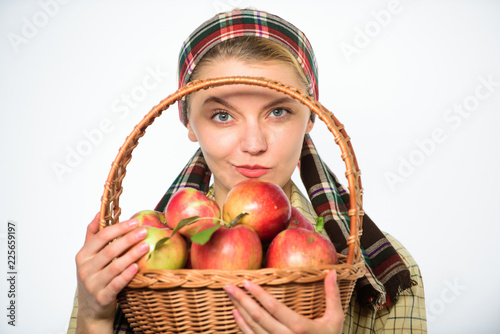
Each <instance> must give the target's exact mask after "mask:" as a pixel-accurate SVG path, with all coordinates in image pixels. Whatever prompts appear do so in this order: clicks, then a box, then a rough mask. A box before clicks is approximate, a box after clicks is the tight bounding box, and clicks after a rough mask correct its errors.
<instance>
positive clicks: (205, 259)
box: [191, 224, 262, 270]
mask: <svg viewBox="0 0 500 334" xmlns="http://www.w3.org/2000/svg"><path fill="white" fill-rule="evenodd" d="M191 265H192V267H193V269H222V270H240V269H241V270H247V269H259V268H260V267H261V265H262V245H261V243H260V239H259V236H258V235H257V233H255V231H254V230H253V229H252V228H251V227H250V226H247V225H243V224H238V225H236V226H234V227H231V228H229V227H225V226H221V227H220V228H219V229H218V230H217V231H215V232H214V234H212V237H211V238H210V240H209V241H208V242H207V243H205V244H204V245H199V244H197V243H193V244H192V245H191Z"/></svg>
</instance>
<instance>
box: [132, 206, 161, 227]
mask: <svg viewBox="0 0 500 334" xmlns="http://www.w3.org/2000/svg"><path fill="white" fill-rule="evenodd" d="M130 219H137V220H139V226H151V227H157V228H165V227H168V226H167V225H166V223H165V215H164V214H163V213H162V212H158V211H153V210H142V211H139V212H137V213H136V214H135V215H133V216H132V217H131V218H130Z"/></svg>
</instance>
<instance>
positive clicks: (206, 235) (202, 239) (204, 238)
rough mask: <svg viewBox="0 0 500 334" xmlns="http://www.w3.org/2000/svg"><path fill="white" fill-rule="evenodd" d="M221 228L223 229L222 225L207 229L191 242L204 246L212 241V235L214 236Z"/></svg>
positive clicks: (192, 238)
mask: <svg viewBox="0 0 500 334" xmlns="http://www.w3.org/2000/svg"><path fill="white" fill-rule="evenodd" d="M220 227H221V225H215V226H212V227H210V228H206V229H204V230H203V231H201V232H198V233H196V234H195V235H193V236H192V237H191V241H192V242H194V243H196V244H198V245H202V246H203V245H204V244H206V243H207V242H208V241H209V240H210V238H211V237H212V234H214V233H215V231H217V230H218V229H219V228H220Z"/></svg>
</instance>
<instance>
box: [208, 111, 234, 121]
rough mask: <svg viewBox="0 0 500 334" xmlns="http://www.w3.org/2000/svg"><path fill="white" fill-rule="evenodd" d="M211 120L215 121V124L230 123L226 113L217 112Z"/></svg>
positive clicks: (229, 116)
mask: <svg viewBox="0 0 500 334" xmlns="http://www.w3.org/2000/svg"><path fill="white" fill-rule="evenodd" d="M212 119H214V120H216V121H217V122H222V123H223V122H228V121H230V120H231V119H232V117H231V115H229V114H228V113H227V112H218V113H216V114H215V115H213V116H212Z"/></svg>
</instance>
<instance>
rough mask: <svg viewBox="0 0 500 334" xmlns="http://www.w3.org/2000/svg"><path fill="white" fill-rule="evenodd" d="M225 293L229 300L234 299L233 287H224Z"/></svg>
mask: <svg viewBox="0 0 500 334" xmlns="http://www.w3.org/2000/svg"><path fill="white" fill-rule="evenodd" d="M223 288H224V291H226V293H227V294H228V296H229V298H231V299H233V287H232V286H231V285H224V287H223Z"/></svg>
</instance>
